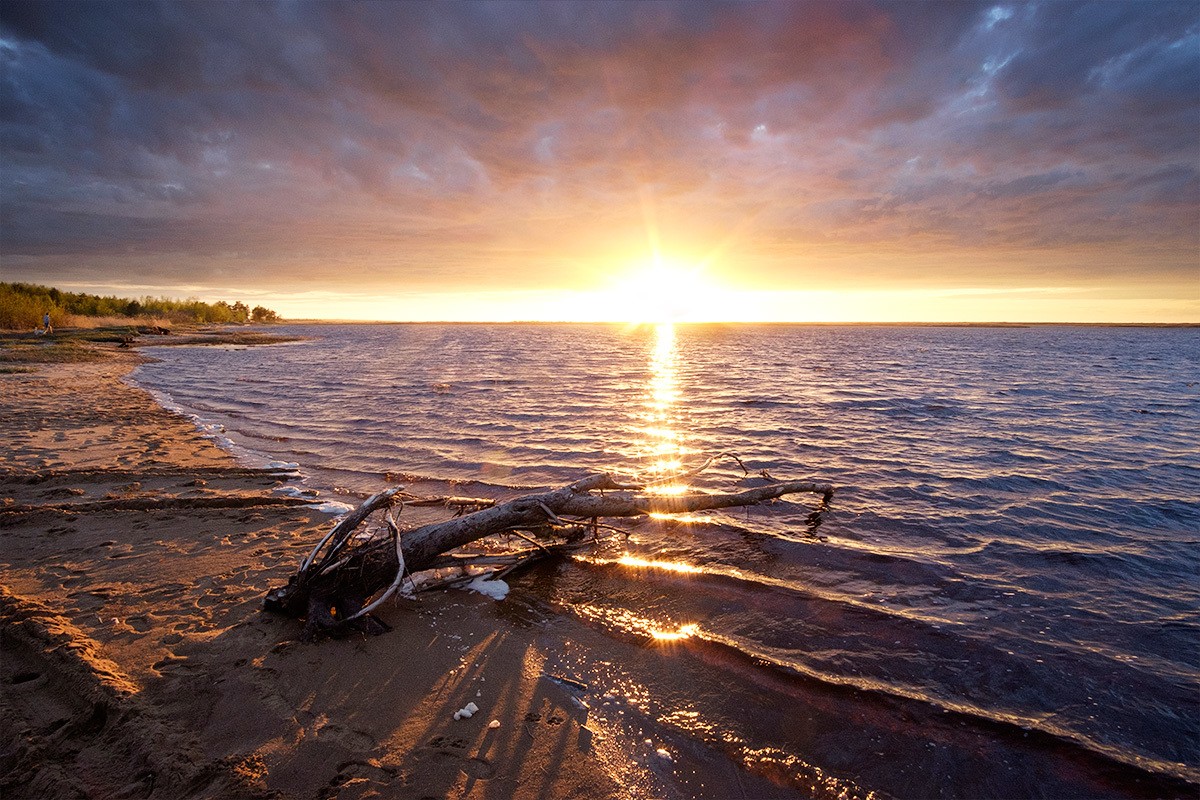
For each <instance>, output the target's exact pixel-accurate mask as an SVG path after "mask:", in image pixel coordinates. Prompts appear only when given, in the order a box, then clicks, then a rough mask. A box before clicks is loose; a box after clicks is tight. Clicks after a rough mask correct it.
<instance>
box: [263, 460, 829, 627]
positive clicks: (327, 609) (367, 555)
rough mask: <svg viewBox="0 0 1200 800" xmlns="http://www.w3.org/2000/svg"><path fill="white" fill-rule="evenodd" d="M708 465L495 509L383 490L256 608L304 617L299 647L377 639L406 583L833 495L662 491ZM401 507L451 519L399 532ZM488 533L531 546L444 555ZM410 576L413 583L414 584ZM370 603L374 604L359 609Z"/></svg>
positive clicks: (484, 502)
mask: <svg viewBox="0 0 1200 800" xmlns="http://www.w3.org/2000/svg"><path fill="white" fill-rule="evenodd" d="M715 460H716V458H713V459H709V461H708V462H706V463H705V464H704V465H702V466H701V467H699V468H697V469H694V470H690V471H688V472H686V473H678V474H676V475H673V476H672V477H671V478H669V479H667V478H664V479H659V480H658V481H654V482H651V483H645V484H633V483H627V482H622V481H620V480H618V479H617V478H616V477H614V476H613V475H610V474H600V475H589V476H588V477H586V478H583V479H582V480H579V481H576V482H575V483H572V484H570V485H569V486H565V487H563V488H561V489H556V490H554V491H549V492H543V493H540V494H531V495H527V496H525V497H520V498H517V499H515V500H511V501H509V502H506V503H501V504H496V503H495V501H493V500H489V499H480V498H470V497H438V498H421V497H413V496H411V495H407V494H405V493H404V488H403V487H392V488H389V489H386V490H384V491H382V492H379V493H378V494H375V495H372V496H371V497H369V498H367V499H366V500H365V501H364V502H363V503H362V504H361V505H359V506H358V508H356V509H354V510H353V511H351V512H350V513H349V514H347V515H346V516H345V517H343V518H342V519H341V520H340V521H338V522H337V523H336V524H335V525H334V526H333V528H332V529H331V530H330V531H329V533H328V534H326V536H325V537H324V538H323V539H322V540H321V541H320V542H319V543H318V544H317V546H316V547H314V548H313V550H312V552H311V553H309V555H308V556H307V557H306V558H305V559H304V560H303V561H302V562H301V564H300V568H299V569H298V570H297V571H296V573H295V574H294V575H292V577H291V578H290V580H289V581H288V583H287V585H286V586H282V587H279V588H276V589H272V590H271V591H270V592H268V593H267V596H266V599H265V600H264V607H265V608H266V609H267V610H268V611H273V612H276V613H280V614H285V615H287V616H291V617H296V618H305V619H306V623H305V627H304V632H303V634H302V638H305V639H313V638H316V637H318V636H320V635H334V636H337V635H343V634H345V633H349V632H352V631H362V632H366V633H381V632H383V631H385V630H387V627H386V625H384V624H383V623H382V622H381V621H380V620H378V619H376V618H374V617H373V616H371V614H370V612H371V611H373V610H374V609H375V608H377V607H378V606H379V605H381V604H382V603H383V602H384V601H386V600H387V599H388V598H389V597H391V596H392V595H393V594H394V593H395V592H396V591H397V590H398V589H399V588H400V586H401V584H402V583H403V581H404V579H405V577H406V576H408V577H409V578H410V580H412V581H413V585H414V586H417V587H419V588H434V587H438V586H445V585H450V584H455V583H465V582H467V581H470V580H473V579H475V578H478V577H480V576H481V573H483V574H484V575H487V577H491V578H500V577H503V576H504V575H506V574H508V573H509V572H511V571H512V570H514V569H517V568H519V567H522V566H524V565H526V564H528V563H530V562H532V561H534V560H536V559H539V558H544V557H546V556H548V555H551V554H554V553H562V552H566V551H569V550H571V549H576V548H579V547H581V546H586V545H588V544H589V543H590V541H591V539H590V538H589V537H588V534H589V533H590V534H591V538H595V537H596V536H597V534H598V533H599V531H600V530H601V529H605V530H615V529H614V528H612V527H611V526H608V525H605V524H603V523H601V522H600V520H601V519H602V518H605V517H641V516H645V515H649V514H654V515H674V514H684V513H689V512H696V511H705V510H709V509H720V508H732V507H738V506H750V505H757V504H761V503H766V502H769V501H771V500H774V499H776V498H779V497H782V496H784V495H788V494H799V493H815V494H819V495H821V496H822V501H821V506H820V509H823V508H824V507H825V506H826V505H827V504H828V502H829V499H830V498H831V497H832V494H833V487H832V486H828V485H824V484H816V483H808V482H801V481H783V482H777V481H774V479H770V480H771V481H772V482H771V483H767V484H766V485H762V486H757V487H755V488H752V489H746V490H742V491H738V492H733V493H708V492H699V491H690V490H689V491H685V492H682V493H677V494H676V493H663V491H662V488H661V486H662V485H663V484H666V483H668V482H672V483H673V482H677V481H678V480H679V479H680V478H682V477H685V476H691V475H694V474H696V473H698V472H700V471H701V470H703V469H704V468H705V467H707V466H708V465H709V464H711V463H713V461H715ZM739 463H740V461H739ZM743 469H745V467H744V466H743ZM763 474H764V476H766V473H765V472H764V473H763ZM766 477H767V478H769V477H770V476H766ZM656 487H658V488H656ZM404 505H418V506H427V505H441V506H445V507H447V508H450V509H454V510H455V511H456V512H457V513H458V514H459V515H460V516H456V517H455V518H454V519H450V520H447V521H445V522H435V523H431V524H428V525H423V526H421V527H417V528H414V529H412V530H405V531H403V532H402V531H401V530H400V527H399V524H398V523H397V520H396V516H397V514H398V512H399V511H402V510H403V507H404ZM820 509H819V510H820ZM377 511H382V512H384V522H385V525H386V528H385V529H378V528H377V529H376V530H375V531H368V532H358V529H359V527H360V526H361V525H363V523H365V522H366V521H367V519H368V518H369V517H370V516H371V515H372V514H374V513H375V512H377ZM467 512H469V513H467ZM817 513H819V511H818V512H817ZM498 534H509V535H513V536H515V537H518V538H519V539H520V540H521V541H522V542H524V543H528V544H530V545H532V546H530V547H527V548H524V549H519V550H515V551H510V552H506V553H502V554H485V555H473V556H472V555H464V554H458V555H455V554H454V553H453V552H452V551H455V550H457V549H459V548H461V547H463V546H464V545H467V544H470V543H472V542H475V541H478V540H480V539H484V538H486V537H489V536H494V535H498ZM481 568H487V569H481ZM437 570H442V571H449V572H451V576H450V577H449V578H444V577H442V578H438V577H432V578H430V577H427V576H429V575H430V574H431V573H430V572H429V571H437ZM488 570H490V574H488ZM417 573H423V575H422V576H421V577H420V578H414V577H413V576H416V574H417ZM432 574H433V575H434V576H436V574H437V573H432ZM372 597H375V598H376V599H375V600H374V601H373V602H370V603H368V601H369V600H370V599H371V598H372Z"/></svg>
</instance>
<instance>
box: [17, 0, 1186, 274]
mask: <svg viewBox="0 0 1200 800" xmlns="http://www.w3.org/2000/svg"><path fill="white" fill-rule="evenodd" d="M1198 44H1200V11H1198V10H1197V8H1196V6H1195V4H1193V3H1173V2H1160V3H1154V4H1138V5H1129V4H1116V3H1097V4H1091V3H1050V4H1015V5H1011V6H1009V5H1005V4H1000V5H996V4H994V3H991V4H971V3H961V4H959V3H956V4H939V5H933V6H930V5H925V4H914V3H892V2H847V3H838V4H824V3H770V2H766V3H751V4H745V3H695V2H678V3H654V4H636V3H601V2H592V3H579V4H566V3H548V4H534V3H519V4H512V3H470V4H415V3H413V4H396V3H369V2H368V3H355V4H344V3H312V4H308V3H253V4H248V5H239V6H230V5H227V4H215V3H148V2H128V3H119V4H98V3H67V2H58V3H54V4H47V3H23V2H9V3H6V4H4V5H3V6H0V155H2V157H3V159H4V163H5V165H6V167H5V169H4V171H3V174H2V175H0V181H2V182H3V185H2V191H0V249H2V251H3V254H4V255H5V257H6V258H5V260H6V261H8V262H9V263H10V264H14V263H15V264H19V265H20V267H19V268H20V270H21V274H20V275H19V276H17V277H23V278H29V279H41V280H45V281H48V282H53V280H55V278H56V274H64V273H63V272H62V271H63V270H64V269H66V267H65V265H66V264H67V263H68V262H69V263H70V264H71V267H70V269H71V274H72V275H87V274H88V271H89V270H91V271H92V274H91V275H90V276H89V277H91V278H93V279H95V280H97V281H99V280H102V279H105V278H112V277H113V276H112V274H111V271H112V270H116V269H121V268H122V267H120V266H119V264H121V263H122V262H121V257H122V256H123V255H125V256H127V255H129V254H136V255H137V256H138V258H141V259H154V258H158V259H159V262H161V263H158V265H157V266H155V267H154V269H155V272H156V274H158V275H160V276H161V280H162V281H164V282H165V283H169V282H170V281H172V280H179V281H182V280H184V279H185V278H186V279H188V280H192V279H194V278H195V277H196V276H197V275H206V274H210V275H223V274H227V273H228V272H229V270H231V269H242V270H245V269H247V267H248V266H249V268H250V273H249V274H247V275H246V277H245V280H246V282H247V283H248V284H254V285H257V286H261V287H270V286H286V285H291V284H292V283H293V282H294V281H296V280H298V279H299V280H305V281H310V282H312V283H314V284H317V283H324V284H337V283H338V282H339V281H341V280H342V279H343V278H344V276H345V274H346V270H347V269H351V267H350V266H348V265H361V269H359V268H358V267H355V268H354V269H356V270H357V272H356V274H361V278H362V280H364V281H367V282H370V283H373V284H376V285H391V284H397V283H401V284H405V285H409V284H420V285H421V286H425V287H429V288H439V289H450V288H453V287H454V286H455V285H456V283H460V282H463V281H474V282H476V283H478V282H487V283H489V284H498V285H513V286H541V285H545V284H546V283H547V282H551V283H554V282H557V283H558V284H560V285H564V286H578V285H580V284H581V282H583V281H585V280H590V279H591V276H593V275H594V273H595V272H597V271H599V270H602V269H603V268H604V266H603V265H604V264H606V263H615V262H617V261H620V260H622V259H624V260H628V259H629V258H631V257H632V256H633V255H634V254H636V253H637V252H640V251H644V250H645V249H646V248H647V247H648V246H649V245H648V242H649V240H650V238H651V237H648V235H647V232H646V224H647V222H646V220H647V204H649V205H650V206H652V209H653V218H654V220H655V224H656V226H657V228H658V231H657V237H658V239H659V240H660V242H661V244H662V246H664V247H666V248H668V249H670V250H672V251H674V252H677V253H679V254H681V255H682V256H686V257H695V258H703V257H704V256H706V255H711V254H712V253H713V252H714V251H715V250H717V249H720V252H721V253H722V254H723V255H722V256H721V257H722V258H723V259H724V268H725V269H726V270H727V271H735V270H737V271H740V272H742V273H744V274H745V276H746V279H747V280H760V281H764V282H765V281H770V282H775V283H778V282H780V281H783V282H785V283H786V282H788V281H792V282H802V281H805V280H809V279H811V274H810V271H808V270H807V268H806V267H803V266H802V265H803V264H804V263H807V262H808V261H811V260H812V259H814V258H817V259H826V260H827V261H828V263H834V262H836V263H839V264H842V263H844V261H843V259H845V258H859V259H860V261H859V262H858V263H860V264H863V265H864V266H862V267H861V269H860V270H859V273H860V274H870V275H871V276H873V279H875V280H884V279H888V280H894V281H904V280H908V279H910V277H911V272H912V271H911V269H910V267H909V266H908V262H907V261H905V260H904V259H902V258H898V257H897V258H893V263H894V265H895V266H894V268H892V270H891V272H889V271H888V268H887V266H886V263H884V266H879V264H880V263H881V262H887V260H888V258H889V257H894V256H896V255H897V254H921V255H923V256H924V257H926V258H927V259H929V260H930V261H931V262H936V263H937V264H938V265H939V266H938V267H937V268H936V270H934V271H936V272H937V273H938V275H939V277H940V279H942V280H945V281H949V282H956V281H957V282H958V283H960V284H963V285H974V284H975V283H977V282H978V279H979V275H978V272H979V270H980V269H981V267H980V266H979V263H980V261H979V259H978V253H979V252H980V250H981V249H982V248H993V249H995V250H996V251H997V252H1011V253H1017V252H1020V253H1021V254H1022V255H1021V258H1020V259H1016V260H1015V261H1013V263H1014V264H1017V265H1018V266H1017V267H1014V269H1018V270H1024V274H1025V275H1026V277H1029V276H1034V275H1038V274H1039V270H1041V271H1042V272H1044V270H1045V265H1046V264H1050V265H1060V266H1059V267H1056V268H1061V269H1065V270H1068V271H1072V270H1073V268H1070V269H1069V268H1068V267H1062V266H1061V265H1063V264H1070V263H1083V262H1086V261H1087V257H1086V256H1085V255H1083V250H1081V248H1086V247H1091V246H1101V245H1104V246H1106V247H1108V248H1109V251H1110V252H1119V253H1125V254H1128V256H1129V258H1134V256H1135V255H1136V254H1137V253H1140V252H1146V251H1153V252H1155V253H1156V254H1158V256H1159V258H1158V263H1160V264H1161V266H1160V267H1159V268H1158V269H1159V270H1160V272H1161V274H1162V275H1167V276H1177V275H1179V274H1180V273H1181V271H1183V270H1186V267H1187V265H1188V264H1193V265H1194V264H1195V256H1196V247H1197V245H1198V242H1197V233H1196V231H1197V229H1198V227H1200V226H1198V225H1197V221H1198V220H1197V211H1196V209H1197V204H1196V201H1197V199H1198V198H1197V191H1198V190H1197V174H1196V171H1195V168H1194V165H1195V164H1196V163H1197V156H1198V155H1200V145H1198V143H1197V139H1196V136H1195V130H1197V126H1198V125H1200V92H1198V90H1197V86H1200V46H1197V45H1198ZM1037 252H1041V253H1043V257H1042V258H1041V261H1040V262H1039V260H1038V258H1037V257H1036V256H1034V255H1030V253H1037ZM868 256H869V257H870V263H871V266H869V267H868V266H866V264H867V261H866V260H865V259H866V258H867V257H868ZM126 263H127V262H126ZM139 263H142V262H139ZM146 263H148V262H146ZM1039 263H1040V264H1041V265H1042V266H1039ZM1130 263H1131V262H1130ZM797 265H801V266H797ZM1020 265H1024V266H1020ZM331 270H332V271H331ZM6 271H7V270H6ZM1077 272H1078V271H1077V270H1073V271H1072V274H1076V273H1077ZM1100 272H1101V273H1104V270H1103V269H1102V270H1101V271H1100ZM1110 272H1111V274H1114V275H1115V274H1117V273H1118V272H1120V267H1119V265H1118V266H1114V267H1113V268H1112V270H1110ZM838 274H842V275H852V274H854V270H849V271H846V270H841V271H839V273H838ZM1051 277H1052V276H1051ZM1099 277H1100V278H1103V277H1104V275H1103V274H1101V275H1100V276H1099Z"/></svg>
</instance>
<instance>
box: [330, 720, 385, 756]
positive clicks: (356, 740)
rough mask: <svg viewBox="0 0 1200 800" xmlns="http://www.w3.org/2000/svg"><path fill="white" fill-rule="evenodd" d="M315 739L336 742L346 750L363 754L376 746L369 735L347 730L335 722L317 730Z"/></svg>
mask: <svg viewBox="0 0 1200 800" xmlns="http://www.w3.org/2000/svg"><path fill="white" fill-rule="evenodd" d="M317 738H318V739H322V740H328V741H331V742H336V743H338V744H340V745H341V746H342V747H345V748H346V749H347V750H353V751H355V752H359V753H365V752H367V751H369V750H374V749H375V748H376V747H377V746H378V744H379V743H378V742H376V741H375V738H374V737H373V736H371V735H370V734H367V733H363V732H362V731H357V730H354V729H353V728H347V727H344V726H342V725H339V724H337V723H336V722H332V723H329V724H328V725H323V726H321V727H320V728H318V729H317Z"/></svg>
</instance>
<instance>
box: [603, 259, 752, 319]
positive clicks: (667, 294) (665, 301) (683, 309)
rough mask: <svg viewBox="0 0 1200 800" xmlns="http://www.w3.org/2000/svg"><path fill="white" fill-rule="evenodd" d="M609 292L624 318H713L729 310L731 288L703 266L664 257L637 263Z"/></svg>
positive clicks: (615, 306)
mask: <svg viewBox="0 0 1200 800" xmlns="http://www.w3.org/2000/svg"><path fill="white" fill-rule="evenodd" d="M609 295H610V303H611V307H612V308H613V313H614V316H615V317H617V318H619V319H620V320H621V321H624V322H645V323H656V322H709V321H713V320H719V319H724V318H726V317H727V315H728V313H729V308H728V303H727V292H725V291H724V290H723V289H722V288H721V287H720V286H719V285H718V284H717V282H716V281H715V280H713V279H712V278H711V277H710V276H709V275H707V274H706V272H705V270H704V269H703V268H702V267H698V266H688V265H685V264H683V263H681V262H676V261H670V260H667V259H664V258H662V257H656V258H654V259H652V260H650V261H648V262H646V263H642V264H637V265H634V266H633V267H632V268H631V269H630V270H629V271H628V272H627V273H626V274H625V275H624V276H622V277H621V278H620V279H619V280H618V281H617V282H616V284H615V285H614V286H613V287H612V289H611V290H610V291H609Z"/></svg>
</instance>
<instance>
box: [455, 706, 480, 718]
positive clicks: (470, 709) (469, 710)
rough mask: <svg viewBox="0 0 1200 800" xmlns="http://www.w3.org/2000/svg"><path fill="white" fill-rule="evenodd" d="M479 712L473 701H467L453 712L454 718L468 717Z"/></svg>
mask: <svg viewBox="0 0 1200 800" xmlns="http://www.w3.org/2000/svg"><path fill="white" fill-rule="evenodd" d="M478 712H479V706H477V705H475V704H474V703H467V704H466V705H465V706H463V707H462V708H460V709H459V710H458V711H455V712H454V718H455V719H470V718H471V717H473V716H475V714H477V713H478Z"/></svg>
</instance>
